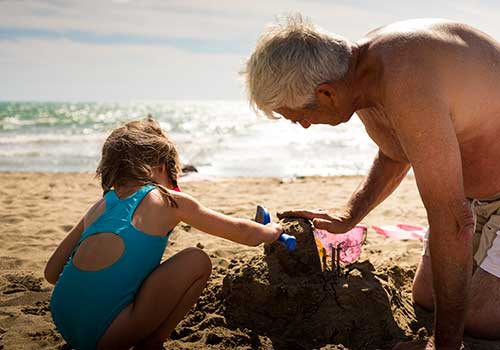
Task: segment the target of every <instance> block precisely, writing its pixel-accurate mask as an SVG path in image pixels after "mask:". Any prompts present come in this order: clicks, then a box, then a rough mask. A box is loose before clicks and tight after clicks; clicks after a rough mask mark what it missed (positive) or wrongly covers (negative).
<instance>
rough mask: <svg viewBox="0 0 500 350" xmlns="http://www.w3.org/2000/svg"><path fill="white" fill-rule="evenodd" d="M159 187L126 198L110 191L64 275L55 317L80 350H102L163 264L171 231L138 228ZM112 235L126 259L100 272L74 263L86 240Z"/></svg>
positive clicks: (53, 304)
mask: <svg viewBox="0 0 500 350" xmlns="http://www.w3.org/2000/svg"><path fill="white" fill-rule="evenodd" d="M154 188H156V186H153V185H146V186H143V187H142V188H141V189H139V190H138V191H137V192H135V193H134V194H132V195H131V196H129V197H127V198H124V199H120V198H119V197H118V196H117V195H116V193H115V192H114V191H110V192H108V193H106V194H105V195H104V198H105V200H106V209H105V210H104V212H103V213H102V214H101V216H99V218H97V219H96V220H95V221H94V222H93V223H92V224H91V225H90V226H89V227H87V228H86V229H85V230H84V231H83V233H82V236H81V238H80V240H79V241H78V244H77V245H76V247H75V249H74V250H73V253H72V254H71V257H70V258H69V260H68V262H67V263H66V265H65V266H64V269H63V272H62V273H61V275H60V276H59V280H58V281H57V283H56V285H55V287H54V291H53V293H52V298H51V301H50V309H51V312H52V319H53V320H54V323H55V325H56V326H57V328H58V330H59V332H60V333H61V335H62V336H63V338H64V339H65V340H66V341H67V342H68V344H70V345H71V346H72V347H74V348H76V349H78V350H96V349H97V342H98V341H99V339H100V338H101V336H102V335H103V334H104V332H105V331H106V329H107V328H108V327H109V325H110V324H111V322H113V320H114V319H115V318H116V316H118V314H119V313H120V312H121V311H122V310H123V309H124V308H125V307H126V306H127V305H129V304H130V303H132V302H133V301H134V298H135V295H136V293H137V291H138V290H139V288H140V286H141V284H142V282H143V281H144V279H145V278H146V277H148V275H149V274H150V273H151V272H153V270H154V269H155V268H156V267H157V266H158V265H159V264H160V261H161V258H162V256H163V253H164V251H165V247H166V245H167V241H168V237H169V236H170V233H171V231H170V232H169V233H168V234H167V235H166V236H153V235H148V234H146V233H144V232H142V231H140V230H138V229H137V228H135V227H134V226H133V225H132V217H133V215H134V212H135V210H136V208H137V206H138V205H139V203H140V202H141V201H142V199H143V198H144V197H145V196H146V195H147V194H148V193H149V192H150V191H151V190H153V189H154ZM106 232H110V233H114V234H116V235H118V236H119V237H120V238H121V239H122V240H123V243H124V246H125V248H124V250H123V254H122V255H121V257H120V258H119V259H118V260H117V261H116V262H115V263H113V264H112V265H110V266H108V267H105V268H103V269H101V270H98V271H83V270H80V269H79V268H77V267H76V266H75V265H73V255H74V254H75V252H76V250H77V249H78V247H79V245H80V244H81V242H83V241H84V240H85V239H86V238H87V237H90V236H92V235H94V234H97V233H106Z"/></svg>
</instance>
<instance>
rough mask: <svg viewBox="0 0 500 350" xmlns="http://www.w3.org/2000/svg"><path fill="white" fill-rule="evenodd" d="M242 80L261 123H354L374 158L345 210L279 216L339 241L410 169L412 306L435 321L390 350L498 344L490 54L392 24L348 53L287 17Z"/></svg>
mask: <svg viewBox="0 0 500 350" xmlns="http://www.w3.org/2000/svg"><path fill="white" fill-rule="evenodd" d="M243 74H244V75H245V77H246V82H247V89H248V93H249V98H250V100H251V102H252V103H253V105H254V106H256V107H257V108H258V109H260V110H262V111H263V112H264V113H266V114H268V115H272V114H274V113H278V114H281V115H282V116H283V117H285V118H286V119H288V120H291V121H292V122H294V123H299V124H300V125H301V126H302V127H304V128H308V127H309V126H311V125H312V124H329V125H337V124H340V123H344V122H347V121H349V119H350V118H351V117H352V115H353V113H354V112H356V114H357V115H358V116H359V118H360V119H361V121H362V122H363V124H364V125H365V127H366V131H367V133H368V135H369V136H370V137H371V138H372V139H373V141H375V143H376V144H377V145H378V147H379V150H378V154H377V155H376V156H375V159H374V161H373V164H372V166H371V169H370V171H369V173H368V175H367V176H366V178H365V179H364V180H363V182H362V183H361V184H360V186H359V187H358V188H357V189H356V191H355V192H354V193H353V194H352V196H351V198H350V199H349V201H348V203H347V205H346V207H345V209H344V210H328V211H322V210H292V211H290V212H287V213H285V215H289V216H291V215H293V216H302V217H305V218H308V219H311V220H313V223H314V225H315V226H316V227H319V228H323V229H327V230H328V231H330V232H332V233H339V232H344V231H346V230H348V229H350V228H352V227H353V226H354V225H355V224H356V223H358V222H359V221H360V220H362V219H363V218H364V217H365V216H366V215H367V214H368V213H369V212H370V211H371V210H372V209H373V208H375V207H376V206H377V205H378V204H380V203H381V202H382V201H383V200H384V199H385V198H386V197H387V196H389V195H390V194H391V193H392V192H393V191H394V189H395V188H396V187H397V186H398V185H399V184H400V182H401V181H402V179H403V178H404V177H405V175H406V174H407V172H408V170H409V169H410V167H412V168H413V171H414V173H415V179H416V182H417V185H418V190H419V192H420V196H421V198H422V201H423V203H424V206H425V208H426V211H427V216H428V221H429V232H428V244H427V242H425V243H426V244H425V246H424V254H423V256H422V259H421V261H420V263H419V266H418V268H417V273H416V275H415V280H414V282H413V298H414V300H415V302H416V303H418V304H420V305H421V306H423V307H425V308H427V309H434V310H435V320H436V321H435V331H434V336H433V337H432V338H431V339H430V340H429V341H428V342H427V344H425V345H423V344H422V345H415V344H413V345H411V344H400V345H398V346H396V348H397V349H459V348H460V347H461V340H462V335H463V332H464V328H465V331H466V332H468V333H469V334H471V335H474V336H477V337H485V338H499V337H500V238H497V234H500V45H499V43H498V42H497V41H496V40H495V39H493V38H491V37H489V36H488V35H486V34H484V33H482V32H480V31H479V30H476V29H474V28H471V27H469V26H467V25H463V24H459V23H454V22H449V21H445V20H410V21H404V22H398V23H395V24H392V25H389V26H386V27H382V28H378V29H376V30H374V31H372V32H370V33H368V34H367V35H366V37H364V38H362V39H361V40H359V41H357V42H349V41H347V40H345V39H344V38H342V37H339V36H335V35H331V34H327V33H324V32H321V31H319V30H318V29H316V28H315V27H314V26H313V25H312V24H310V23H308V22H307V21H303V20H302V19H301V17H300V16H295V17H291V18H289V19H288V22H287V23H286V24H284V25H277V26H274V27H272V28H270V29H269V30H268V31H267V32H266V33H265V34H264V35H262V36H261V38H260V39H259V41H258V43H257V46H256V48H255V51H254V52H253V54H252V55H251V57H250V58H249V60H248V61H247V65H246V69H245V71H244V72H243ZM473 260H474V263H473ZM396 348H395V349H396Z"/></svg>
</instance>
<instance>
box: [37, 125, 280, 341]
mask: <svg viewBox="0 0 500 350" xmlns="http://www.w3.org/2000/svg"><path fill="white" fill-rule="evenodd" d="M178 171H179V160H178V155H177V151H176V149H175V146H174V144H173V143H172V142H171V141H170V140H169V139H168V138H167V136H166V135H165V134H164V133H163V131H162V130H161V128H160V126H159V125H158V124H157V123H156V122H155V121H154V120H153V119H151V118H148V119H146V120H142V121H133V122H130V123H127V124H125V125H124V126H122V127H120V128H118V129H116V130H114V131H113V132H112V133H111V135H110V136H109V137H108V139H107V140H106V142H105V143H104V146H103V149H102V159H101V162H100V164H99V166H98V168H97V175H98V176H99V177H100V178H101V185H102V188H103V190H104V197H103V198H101V199H100V200H98V201H97V202H96V203H95V204H94V205H93V206H92V207H91V208H90V209H89V211H88V212H87V213H86V214H85V215H84V216H83V218H82V219H81V220H80V222H79V223H78V224H77V225H76V226H75V227H74V228H73V229H72V230H71V231H70V232H69V234H68V235H67V237H66V238H65V239H64V240H63V241H62V242H61V244H60V245H59V246H58V247H57V249H56V251H55V252H54V253H53V255H52V257H51V258H50V260H49V262H48V263H47V267H46V268H45V278H46V279H47V281H49V282H50V283H52V284H55V287H54V291H53V294H52V299H51V303H50V307H51V312H52V318H53V320H54V323H55V324H56V326H57V328H58V329H59V331H60V333H61V334H62V336H63V337H64V339H65V340H66V341H67V342H68V344H70V345H71V346H72V347H74V348H75V349H78V350H94V349H99V350H108V349H113V350H115V349H129V348H131V347H134V349H163V345H162V344H163V342H164V340H165V339H166V338H167V337H168V336H169V335H170V333H171V332H172V331H173V330H174V328H175V326H176V325H177V324H178V323H179V322H180V321H181V320H182V318H183V317H184V315H185V314H186V313H187V312H188V311H189V309H190V308H191V306H192V305H194V303H195V302H196V300H197V299H198V297H199V296H200V294H201V292H202V290H203V288H204V287H205V285H206V282H207V280H208V277H209V276H210V272H211V263H210V259H209V257H208V256H207V254H206V253H204V252H203V251H202V250H200V249H197V248H188V249H185V250H183V251H181V252H179V253H177V254H175V255H174V256H172V257H171V258H169V259H168V260H166V261H164V262H163V263H161V264H160V260H161V258H162V255H163V252H164V250H165V247H166V244H167V241H168V238H169V235H170V233H171V232H172V229H173V228H174V226H175V225H177V224H178V223H179V222H180V221H183V222H185V223H187V224H189V225H192V226H193V227H195V228H197V229H199V230H201V231H204V232H207V233H209V234H213V235H217V236H219V237H223V238H226V239H229V240H231V241H234V242H237V243H242V244H246V245H250V246H256V245H259V244H261V243H263V242H264V243H271V242H274V241H275V240H276V239H278V237H279V235H280V233H281V232H282V228H281V227H280V226H278V225H267V226H264V225H260V224H258V223H255V222H253V221H251V220H245V219H235V218H231V217H229V216H226V215H223V214H220V213H218V212H215V211H213V210H210V209H208V208H206V207H204V206H203V205H202V204H200V203H199V202H198V201H197V200H196V199H194V198H193V197H191V196H189V195H187V194H184V193H179V192H175V190H178V188H177V173H178Z"/></svg>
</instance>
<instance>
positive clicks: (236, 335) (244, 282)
mask: <svg viewBox="0 0 500 350" xmlns="http://www.w3.org/2000/svg"><path fill="white" fill-rule="evenodd" d="M283 224H284V225H285V226H286V227H287V228H288V230H289V231H291V233H292V234H294V235H295V236H296V237H297V238H298V240H297V249H296V251H294V252H292V253H290V252H288V251H286V250H285V249H284V248H283V247H282V246H281V245H279V244H273V245H270V246H267V247H266V248H265V249H264V252H262V253H261V254H258V255H255V256H253V257H251V258H249V259H247V260H245V261H244V260H242V261H235V262H233V263H232V264H231V265H230V266H229V268H228V271H227V274H226V276H225V277H224V278H223V282H222V287H221V286H220V285H213V284H210V285H209V287H208V289H207V292H206V293H205V294H204V295H203V297H202V299H201V300H200V302H199V303H198V305H197V306H196V308H195V310H194V311H193V312H192V313H191V314H190V315H189V316H188V317H187V318H186V319H185V320H184V321H183V322H182V323H181V325H180V326H179V327H178V329H177V332H176V333H175V335H174V336H173V338H175V339H177V341H176V342H175V345H174V344H171V345H174V346H173V347H174V348H177V347H179V346H180V345H181V341H182V342H193V341H195V342H204V343H205V345H209V346H216V347H218V348H234V347H243V348H253V349H255V348H262V349H268V348H274V349H313V348H324V349H327V348H328V349H346V348H347V349H377V348H381V349H386V348H390V347H391V345H392V344H394V343H396V342H397V341H399V340H404V339H415V338H419V337H424V336H426V335H427V334H428V331H429V330H430V326H431V324H432V322H431V321H432V320H431V317H430V314H427V316H426V317H424V320H423V321H422V319H421V318H420V321H417V317H416V315H415V308H414V306H413V304H412V303H411V300H410V298H409V297H408V294H409V293H406V294H405V295H403V293H402V292H401V288H402V287H403V286H408V285H409V281H410V282H411V280H412V278H413V275H414V271H413V270H405V269H402V268H398V267H397V266H393V267H392V268H391V269H390V270H389V271H387V270H379V271H377V270H376V269H375V268H374V267H373V266H372V264H370V262H369V261H363V262H359V263H356V264H353V265H351V266H349V267H348V270H347V271H346V272H345V273H344V274H342V275H341V276H338V275H337V274H336V273H334V272H331V271H324V272H323V271H321V264H320V261H319V258H318V255H317V253H316V246H315V243H314V238H313V235H312V229H311V226H310V224H309V223H308V222H307V221H304V220H289V221H287V222H284V223H283ZM207 328H210V332H207V331H206V330H207ZM415 335H416V336H415ZM185 345H187V344H185Z"/></svg>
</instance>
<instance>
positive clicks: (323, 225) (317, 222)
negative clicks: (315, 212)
mask: <svg viewBox="0 0 500 350" xmlns="http://www.w3.org/2000/svg"><path fill="white" fill-rule="evenodd" d="M313 225H314V227H315V228H317V229H320V230H327V231H329V232H333V231H332V226H333V225H332V222H331V221H330V220H325V219H314V220H313Z"/></svg>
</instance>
